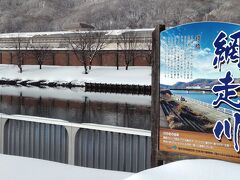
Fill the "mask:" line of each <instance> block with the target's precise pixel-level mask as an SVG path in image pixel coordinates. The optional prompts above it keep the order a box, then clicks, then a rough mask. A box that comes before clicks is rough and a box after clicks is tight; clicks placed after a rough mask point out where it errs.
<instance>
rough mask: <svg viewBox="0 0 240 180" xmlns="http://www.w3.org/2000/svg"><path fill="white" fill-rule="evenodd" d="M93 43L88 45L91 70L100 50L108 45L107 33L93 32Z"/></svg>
mask: <svg viewBox="0 0 240 180" xmlns="http://www.w3.org/2000/svg"><path fill="white" fill-rule="evenodd" d="M90 39H92V41H91V44H90V45H89V46H88V50H87V56H88V59H89V70H91V69H92V63H93V60H94V58H95V56H96V55H97V54H98V53H99V51H101V50H103V49H104V48H105V47H106V45H107V39H108V38H107V36H105V33H101V32H97V33H93V37H92V38H90Z"/></svg>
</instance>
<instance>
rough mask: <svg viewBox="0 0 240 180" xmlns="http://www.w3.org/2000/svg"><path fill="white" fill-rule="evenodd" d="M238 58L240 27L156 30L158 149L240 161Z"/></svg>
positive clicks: (205, 25) (214, 25) (196, 25)
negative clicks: (158, 55) (158, 62)
mask: <svg viewBox="0 0 240 180" xmlns="http://www.w3.org/2000/svg"><path fill="white" fill-rule="evenodd" d="M239 55H240V25H238V24H231V23H221V22H199V23H191V24H184V25H180V26H177V27H174V28H169V29H167V30H165V31H162V32H160V135H159V149H160V151H166V152H174V153H183V154H189V155H194V156H195V155H196V156H202V157H207V158H215V159H224V160H229V161H237V162H240V155H239V153H238V152H239V143H238V136H239V126H240V114H239V113H240V93H239V92H240V59H239V57H240V56H239ZM153 98H154V97H153Z"/></svg>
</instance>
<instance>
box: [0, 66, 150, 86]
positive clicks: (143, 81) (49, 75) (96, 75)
mask: <svg viewBox="0 0 240 180" xmlns="http://www.w3.org/2000/svg"><path fill="white" fill-rule="evenodd" d="M0 79H6V80H16V79H19V80H22V81H26V80H30V81H41V80H45V81H47V82H59V83H69V82H72V84H78V85H84V84H85V82H92V83H108V84H110V83H112V84H135V85H150V84H151V67H147V66H130V67H129V70H127V71H126V70H125V67H120V70H116V67H111V66H93V67H92V70H91V71H90V72H89V74H84V68H83V66H43V69H42V70H39V66H37V65H24V66H23V73H19V69H18V67H17V66H16V65H0Z"/></svg>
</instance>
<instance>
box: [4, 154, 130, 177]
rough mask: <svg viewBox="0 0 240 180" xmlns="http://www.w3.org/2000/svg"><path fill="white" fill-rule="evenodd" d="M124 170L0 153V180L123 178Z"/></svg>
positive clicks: (125, 174) (127, 174) (124, 175)
mask: <svg viewBox="0 0 240 180" xmlns="http://www.w3.org/2000/svg"><path fill="white" fill-rule="evenodd" d="M130 175H132V174H131V173H126V172H117V171H108V170H99V169H91V168H84V167H77V166H71V165H66V164H61V163H55V162H50V161H44V160H37V159H31V158H24V157H16V156H8V155H0V179H1V180H96V179H103V180H113V179H114V180H123V179H125V178H127V177H129V176H130Z"/></svg>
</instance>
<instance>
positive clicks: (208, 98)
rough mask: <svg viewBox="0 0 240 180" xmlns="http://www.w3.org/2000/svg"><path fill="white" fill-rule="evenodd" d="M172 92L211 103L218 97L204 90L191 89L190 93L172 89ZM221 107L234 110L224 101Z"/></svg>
mask: <svg viewBox="0 0 240 180" xmlns="http://www.w3.org/2000/svg"><path fill="white" fill-rule="evenodd" d="M171 92H172V93H173V94H176V95H178V96H182V97H186V98H192V99H196V100H199V101H202V102H205V103H209V104H212V102H213V101H214V100H216V99H217V95H215V94H213V93H212V92H206V93H202V92H191V91H190V92H189V93H188V92H187V91H179V90H172V91H171ZM237 100H240V98H235V99H234V101H237ZM220 107H223V108H227V109H231V110H233V108H231V107H230V106H228V105H226V104H223V103H222V104H221V105H220Z"/></svg>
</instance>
